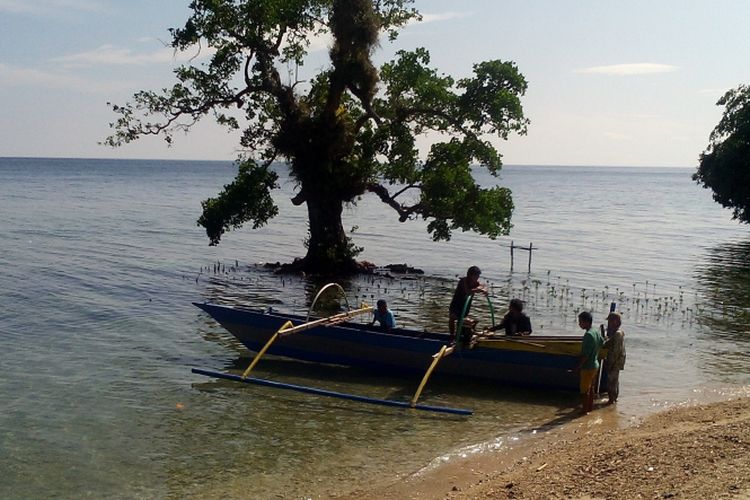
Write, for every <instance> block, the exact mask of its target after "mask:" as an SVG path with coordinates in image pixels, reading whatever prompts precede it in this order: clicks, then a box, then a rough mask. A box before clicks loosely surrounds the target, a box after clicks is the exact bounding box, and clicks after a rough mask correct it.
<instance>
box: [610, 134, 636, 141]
mask: <svg viewBox="0 0 750 500" xmlns="http://www.w3.org/2000/svg"><path fill="white" fill-rule="evenodd" d="M604 137H606V138H607V139H613V140H615V141H627V140H630V139H631V137H630V136H629V135H627V134H622V133H620V132H604Z"/></svg>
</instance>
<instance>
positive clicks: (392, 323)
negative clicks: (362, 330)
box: [370, 299, 396, 333]
mask: <svg viewBox="0 0 750 500" xmlns="http://www.w3.org/2000/svg"><path fill="white" fill-rule="evenodd" d="M377 305H378V308H377V309H375V310H374V311H373V312H372V322H371V323H370V325H374V324H375V322H376V321H377V322H378V323H380V329H381V330H383V331H384V332H387V333H390V332H391V330H392V329H394V328H396V318H395V317H394V316H393V312H392V311H391V310H390V309H388V302H386V301H385V300H383V299H380V300H378V302H377Z"/></svg>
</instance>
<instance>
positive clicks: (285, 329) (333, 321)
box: [242, 303, 373, 378]
mask: <svg viewBox="0 0 750 500" xmlns="http://www.w3.org/2000/svg"><path fill="white" fill-rule="evenodd" d="M372 310H373V307H372V306H370V305H367V304H365V303H362V306H361V307H360V308H359V309H354V310H352V311H346V312H342V313H339V314H334V315H333V316H328V317H326V318H320V319H316V320H313V321H307V322H305V323H302V324H301V325H297V326H294V324H293V323H292V322H291V321H287V322H286V323H284V324H283V325H281V328H279V329H278V330H276V333H274V334H273V335H271V338H270V339H268V342H266V345H264V346H263V348H262V349H261V350H260V351H258V354H256V355H255V357H254V358H253V361H252V363H250V366H248V367H247V370H245V371H244V372H243V373H242V378H247V376H248V375H250V372H251V371H252V370H253V368H255V365H257V364H258V361H260V358H262V357H263V355H264V354H265V353H266V351H267V350H268V348H269V347H271V344H273V343H274V342H276V339H278V338H280V337H285V336H287V335H291V334H293V333H299V332H303V331H305V330H309V329H310V328H315V327H316V326H332V325H338V324H339V323H343V322H344V321H347V320H349V319H351V318H354V317H356V316H359V315H360V314H365V313H367V312H370V311H372Z"/></svg>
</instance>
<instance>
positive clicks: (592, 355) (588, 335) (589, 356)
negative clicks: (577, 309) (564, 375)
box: [576, 311, 604, 413]
mask: <svg viewBox="0 0 750 500" xmlns="http://www.w3.org/2000/svg"><path fill="white" fill-rule="evenodd" d="M593 323H594V318H593V317H592V316H591V313H590V312H588V311H583V312H582V313H581V314H579V315H578V326H579V327H581V328H582V329H583V330H585V333H584V334H583V341H582V342H581V360H580V361H579V363H578V366H577V367H576V370H580V372H581V375H580V377H581V378H580V384H579V386H580V387H579V388H580V391H581V406H582V409H583V413H589V412H590V411H592V410H593V409H594V380H596V374H597V373H598V371H599V350H600V349H601V348H602V345H603V344H604V339H603V338H602V336H601V335H600V334H599V330H597V329H596V328H593V326H592V324H593Z"/></svg>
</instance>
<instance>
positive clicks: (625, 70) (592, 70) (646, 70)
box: [576, 63, 679, 76]
mask: <svg viewBox="0 0 750 500" xmlns="http://www.w3.org/2000/svg"><path fill="white" fill-rule="evenodd" d="M678 69H679V68H678V67H677V66H672V65H671V64H655V63H635V64H610V65H608V66H592V67H589V68H583V69H579V70H577V71H576V73H584V74H601V75H615V76H623V75H649V74H654V73H671V72H673V71H677V70H678Z"/></svg>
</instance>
